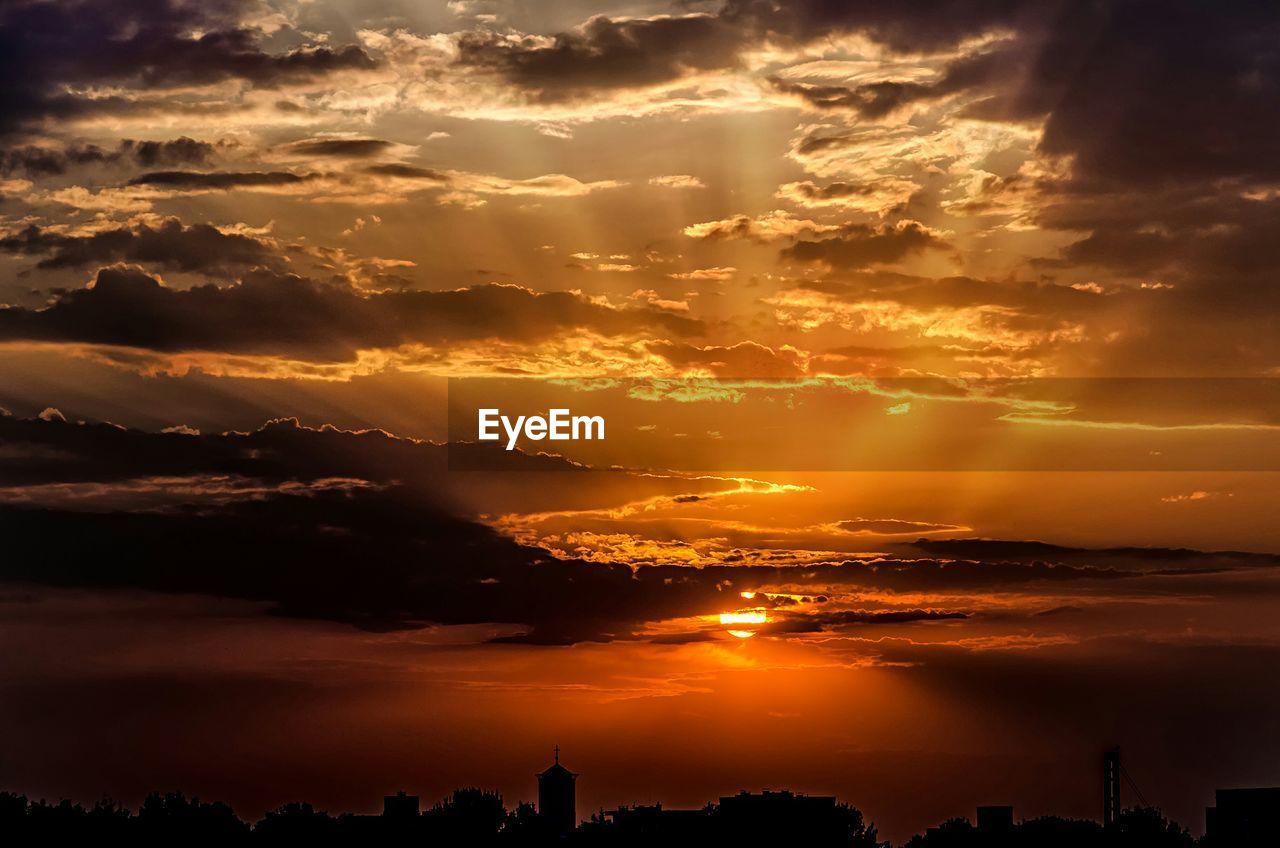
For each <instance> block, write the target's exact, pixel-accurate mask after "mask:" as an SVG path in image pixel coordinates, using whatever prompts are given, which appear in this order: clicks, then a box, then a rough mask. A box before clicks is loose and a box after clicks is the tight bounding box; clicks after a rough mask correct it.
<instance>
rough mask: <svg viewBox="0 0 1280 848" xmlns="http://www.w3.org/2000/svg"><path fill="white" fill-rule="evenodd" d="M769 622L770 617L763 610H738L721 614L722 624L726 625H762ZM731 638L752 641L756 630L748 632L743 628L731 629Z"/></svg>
mask: <svg viewBox="0 0 1280 848" xmlns="http://www.w3.org/2000/svg"><path fill="white" fill-rule="evenodd" d="M768 621H769V617H768V616H767V615H765V612H764V610H762V609H750V610H738V611H737V612H722V613H720V623H721V624H725V625H744V624H752V625H760V624H765V623H767V622H768ZM728 632H729V635H730V636H736V637H738V638H739V639H750V638H751V637H752V636H754V635H756V631H755V630H747V629H745V628H743V627H741V626H736V627H730V628H729V630H728Z"/></svg>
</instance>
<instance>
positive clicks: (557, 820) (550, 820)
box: [538, 745, 578, 836]
mask: <svg viewBox="0 0 1280 848" xmlns="http://www.w3.org/2000/svg"><path fill="white" fill-rule="evenodd" d="M577 780H578V776H577V775H576V774H574V773H573V772H571V771H569V770H568V769H567V768H565V767H564V766H562V765H560V746H559V745H557V746H556V761H555V763H554V764H553V765H552V766H551V768H549V769H547V770H546V771H544V772H543V773H542V774H540V775H538V815H540V816H542V818H543V819H544V820H545V821H546V822H547V824H548V825H549V826H550V827H551V831H552V832H553V833H555V835H556V836H568V835H569V834H571V833H573V829H574V828H575V827H576V826H577V824H578V797H577V790H576V788H575V783H576V781H577Z"/></svg>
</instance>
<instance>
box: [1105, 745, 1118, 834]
mask: <svg viewBox="0 0 1280 848" xmlns="http://www.w3.org/2000/svg"><path fill="white" fill-rule="evenodd" d="M1118 818H1120V749H1119V748H1112V749H1111V750H1110V751H1107V752H1105V753H1104V754H1103V755H1102V826H1103V827H1114V826H1115V823H1116V820H1117V819H1118Z"/></svg>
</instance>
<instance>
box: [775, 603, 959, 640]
mask: <svg viewBox="0 0 1280 848" xmlns="http://www.w3.org/2000/svg"><path fill="white" fill-rule="evenodd" d="M968 617H969V613H965V612H958V611H955V610H930V609H910V610H871V611H869V610H836V611H832V612H819V613H811V614H786V615H784V617H783V618H782V619H781V620H780V621H774V622H771V623H769V624H766V625H765V626H764V627H762V628H761V629H760V631H759V632H761V633H768V634H770V635H780V634H785V633H826V632H830V631H833V630H843V629H846V628H851V627H859V626H869V625H877V624H914V623H918V622H927V621H960V620H963V619H966V618H968Z"/></svg>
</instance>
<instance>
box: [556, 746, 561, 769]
mask: <svg viewBox="0 0 1280 848" xmlns="http://www.w3.org/2000/svg"><path fill="white" fill-rule="evenodd" d="M556 765H560V746H559V745H557V746H556Z"/></svg>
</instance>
